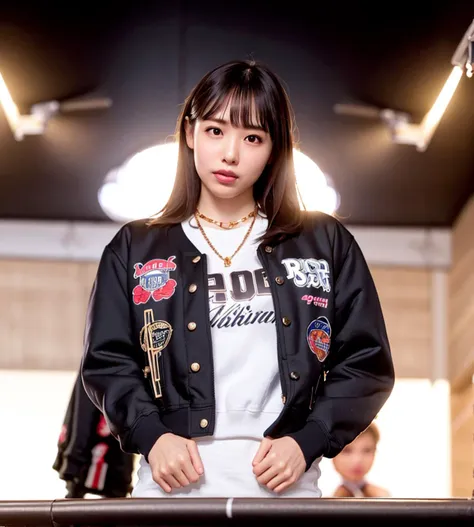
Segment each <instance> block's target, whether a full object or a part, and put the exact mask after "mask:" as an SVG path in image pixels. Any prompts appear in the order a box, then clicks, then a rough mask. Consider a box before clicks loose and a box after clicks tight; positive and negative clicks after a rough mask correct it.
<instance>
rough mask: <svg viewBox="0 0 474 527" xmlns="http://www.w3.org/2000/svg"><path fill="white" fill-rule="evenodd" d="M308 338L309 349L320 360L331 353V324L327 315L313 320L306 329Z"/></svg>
mask: <svg viewBox="0 0 474 527" xmlns="http://www.w3.org/2000/svg"><path fill="white" fill-rule="evenodd" d="M306 340H307V341H308V346H309V349H310V350H311V351H312V352H313V353H314V354H315V355H316V357H317V358H318V360H319V361H320V362H323V361H324V359H325V358H326V357H327V356H328V355H329V348H330V347H331V324H330V323H329V320H328V319H327V318H326V317H318V318H317V319H316V320H313V321H312V322H311V323H310V324H309V326H308V329H307V330H306Z"/></svg>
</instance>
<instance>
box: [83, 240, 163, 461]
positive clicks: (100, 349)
mask: <svg viewBox="0 0 474 527" xmlns="http://www.w3.org/2000/svg"><path fill="white" fill-rule="evenodd" d="M138 345H139V344H138V343H136V342H134V340H133V338H132V328H131V308H130V300H129V296H128V295H127V267H126V265H125V263H124V261H123V258H121V257H120V256H119V254H118V253H117V251H115V249H114V248H112V247H111V246H110V245H108V246H107V247H106V248H105V250H104V252H103V254H102V258H101V261H100V264H99V268H98V271H97V275H96V278H95V281H94V285H93V288H92V292H91V296H90V300H89V309H88V313H87V321H86V329H85V342H84V355H83V358H82V362H81V373H82V380H83V383H84V388H85V390H86V393H87V395H88V396H89V398H90V399H91V400H92V402H93V403H94V404H95V405H96V406H97V408H99V410H101V412H102V413H103V414H104V417H105V418H106V421H107V424H108V425H109V428H110V430H111V432H112V434H113V435H114V436H115V437H116V438H117V439H118V440H119V441H120V445H121V448H122V449H123V450H124V451H125V452H128V453H139V454H143V455H144V456H145V457H148V453H149V451H150V450H151V448H152V446H153V445H154V444H155V442H156V440H157V439H158V438H159V437H160V436H161V435H162V434H164V433H166V432H169V431H170V430H168V429H167V428H166V427H165V426H164V425H163V423H162V421H161V419H160V416H159V412H158V408H157V406H156V405H155V403H154V402H153V400H152V397H151V395H150V394H149V392H148V391H147V389H146V384H145V381H144V376H143V372H142V370H141V369H140V365H139V364H138V362H137V361H136V360H135V358H134V356H135V355H136V353H137V350H136V347H137V346H138Z"/></svg>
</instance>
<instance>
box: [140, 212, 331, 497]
mask: <svg viewBox="0 0 474 527" xmlns="http://www.w3.org/2000/svg"><path fill="white" fill-rule="evenodd" d="M201 221H202V225H203V228H204V230H205V232H206V234H207V236H208V238H209V239H210V241H211V242H212V244H213V245H214V247H215V248H216V249H217V251H218V252H219V253H220V254H221V255H222V256H223V257H225V256H232V254H233V253H234V251H235V250H236V248H237V247H238V245H239V244H240V243H241V242H242V240H243V239H244V236H245V234H246V232H247V229H248V228H249V225H250V224H249V222H244V223H243V224H242V225H241V226H239V227H236V228H234V229H232V230H223V229H217V228H214V227H211V226H209V224H206V222H204V221H203V220H201ZM182 227H183V230H184V232H185V234H186V235H187V236H188V238H189V239H190V240H191V242H192V243H193V244H194V245H195V246H196V248H197V249H198V250H199V251H200V252H201V253H204V254H206V255H207V265H208V268H207V271H208V281H209V309H210V322H211V336H212V345H213V359H214V383H215V395H216V424H215V431H214V434H213V436H212V437H211V436H209V437H203V438H197V439H196V442H197V445H198V449H199V453H200V455H201V458H202V461H203V465H204V475H203V476H201V478H200V481H199V482H198V483H196V484H192V485H189V486H188V487H184V488H181V489H173V491H172V492H171V494H167V493H165V492H163V491H162V490H161V489H160V487H159V486H158V485H157V484H155V483H154V482H153V480H152V478H151V471H150V468H149V466H148V464H147V463H146V461H145V460H144V458H142V460H141V464H140V470H139V473H138V477H139V481H138V484H137V485H136V487H135V490H134V492H133V496H136V497H146V496H148V497H159V496H163V497H172V496H176V497H277V495H276V494H275V493H273V492H271V491H270V490H268V489H267V488H266V487H264V486H262V485H260V484H259V483H258V482H257V480H256V477H255V475H254V474H253V472H252V460H253V457H254V455H255V453H256V452H257V450H258V447H259V444H260V442H261V441H262V439H263V432H264V431H265V430H266V429H267V428H268V427H269V426H270V425H271V424H272V423H273V422H274V421H275V420H276V418H277V417H278V415H279V414H280V412H281V411H282V409H283V403H282V400H281V384H280V374H279V369H278V357H277V338H276V327H275V313H274V307H273V300H272V296H271V292H270V287H269V284H268V281H267V279H266V276H265V273H264V271H263V268H262V265H261V263H260V261H259V259H258V256H257V247H258V244H259V242H258V240H257V239H258V237H259V236H260V235H261V234H263V232H265V229H266V228H267V220H266V218H263V217H261V216H258V217H257V219H256V220H255V224H254V226H253V229H252V232H251V234H250V236H249V238H248V239H247V241H246V242H245V244H244V246H243V247H242V248H241V249H240V250H239V252H238V253H237V254H236V255H235V256H234V258H232V265H231V266H230V267H225V266H224V262H223V261H222V260H221V259H220V258H219V257H218V256H217V255H216V254H215V252H214V251H213V250H212V249H211V248H210V247H209V245H208V243H207V241H206V240H205V239H204V237H203V236H202V233H201V232H200V231H199V229H197V227H196V223H195V220H194V219H192V220H191V221H186V222H183V224H182ZM319 475H320V471H319V460H318V461H316V462H315V463H314V464H313V466H312V467H311V468H310V469H309V470H308V471H307V472H306V473H305V474H304V475H303V476H302V477H301V479H300V480H299V481H298V482H297V483H296V484H294V485H293V486H292V487H290V488H289V489H288V490H287V491H286V492H285V493H283V494H282V495H281V496H283V497H292V498H297V497H311V498H315V497H320V496H321V492H320V490H319V488H318V479H319Z"/></svg>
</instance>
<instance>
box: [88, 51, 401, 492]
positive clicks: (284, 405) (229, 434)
mask: <svg viewBox="0 0 474 527" xmlns="http://www.w3.org/2000/svg"><path fill="white" fill-rule="evenodd" d="M292 132H293V119H292V110H291V105H290V102H289V100H288V97H287V94H286V92H285V90H284V88H283V87H282V84H281V82H280V80H279V79H278V78H277V77H276V75H275V74H274V73H272V72H271V71H270V70H269V69H268V68H267V67H266V66H264V65H260V64H257V63H255V62H253V61H252V62H250V61H249V62H247V61H237V62H231V63H227V64H224V65H222V66H220V67H218V68H216V69H214V70H213V71H211V72H209V73H208V74H207V75H205V76H204V77H203V79H202V80H201V81H200V82H199V83H198V84H197V85H196V87H195V88H194V89H193V90H192V91H191V93H190V95H189V96H188V98H187V99H186V101H185V104H184V107H183V110H182V113H181V116H180V118H179V120H178V126H177V140H178V141H179V160H178V166H177V174H176V181H175V185H174V189H173V192H172V194H171V197H170V199H169V201H168V203H167V205H166V206H165V207H164V209H163V210H162V211H161V213H160V214H159V215H158V216H157V217H156V218H154V219H152V220H151V221H150V220H143V221H133V222H130V223H128V224H127V225H125V226H124V227H122V228H121V229H120V230H119V232H118V233H117V235H116V236H115V237H114V239H113V240H112V241H111V242H110V243H109V244H108V245H107V247H106V248H105V250H104V253H103V256H102V259H101V262H100V265H99V270H98V273H97V278H96V281H95V284H94V287H93V291H92V296H91V300H90V311H89V314H88V322H87V330H86V345H85V354H84V359H83V364H82V375H83V380H84V384H85V388H86V390H87V392H88V394H89V396H90V398H91V399H92V401H93V402H94V403H95V404H96V405H97V406H98V407H99V408H100V409H101V411H102V412H103V413H104V415H105V416H106V418H107V421H108V423H109V426H110V428H111V430H112V433H113V434H114V435H115V436H116V437H117V438H118V439H119V440H120V442H121V445H122V448H123V449H124V450H125V451H126V452H137V453H139V454H141V455H142V459H141V468H140V471H139V481H138V483H137V485H136V487H135V489H134V494H133V495H134V496H170V495H171V496H189V497H228V496H231V497H238V496H243V497H245V496H248V497H252V496H254V497H262V496H268V497H274V496H279V495H283V496H286V497H315V496H320V495H321V492H320V490H319V488H318V486H317V482H318V477H319V466H318V465H319V460H320V458H321V457H322V456H328V457H334V456H335V455H336V454H338V453H339V452H340V451H341V450H342V448H343V447H344V446H345V445H346V444H348V443H350V442H351V441H352V440H353V439H354V438H355V437H356V436H357V435H358V434H359V433H360V432H361V431H362V430H363V429H365V428H366V426H367V425H368V424H369V423H370V422H371V421H372V419H373V418H374V417H375V415H376V414H377V412H378V411H379V410H380V408H381V407H382V406H383V404H384V403H385V401H386V399H387V398H388V396H389V394H390V392H391V390H392V386H393V380H394V373H393V366H392V359H391V354H390V349H389V343H388V340H387V335H386V331H385V326H384V321H383V317H382V312H381V308H380V305H379V300H378V297H377V293H376V290H375V287H374V284H373V281H372V278H371V275H370V273H369V270H368V268H367V264H366V262H365V260H364V257H363V255H362V253H361V251H360V249H359V247H358V245H357V243H356V242H355V240H354V239H353V237H352V235H351V234H350V233H349V232H348V231H347V230H346V229H345V228H344V227H343V226H342V225H341V224H340V223H339V222H338V221H337V220H336V219H334V218H333V217H330V216H327V215H325V214H320V213H302V212H301V211H300V207H299V202H298V196H297V191H296V183H295V174H294V166H293V157H292V152H293V147H294V143H293V134H292ZM157 177H159V167H157ZM309 299H311V300H309Z"/></svg>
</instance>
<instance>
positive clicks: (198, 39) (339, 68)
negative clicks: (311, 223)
mask: <svg viewBox="0 0 474 527" xmlns="http://www.w3.org/2000/svg"><path fill="white" fill-rule="evenodd" d="M27 4H28V3H27V2H26V3H25V2H18V1H16V2H10V1H7V0H3V1H2V2H1V4H0V72H1V73H2V74H3V77H4V79H5V81H6V83H7V84H8V86H9V88H10V91H11V93H12V95H13V97H14V99H15V102H16V103H17V105H18V106H19V108H20V110H21V111H22V112H23V113H27V112H28V111H29V108H30V106H31V105H32V104H35V103H37V102H40V101H46V100H53V99H57V100H63V99H65V98H70V97H75V96H80V95H83V94H90V93H92V94H95V95H103V96H107V97H110V98H111V99H112V100H113V105H112V107H111V108H109V109H108V110H104V111H99V112H85V113H82V114H77V113H76V114H65V115H57V116H55V117H54V118H53V119H52V120H51V121H50V122H49V124H48V128H47V130H46V133H45V134H44V135H42V136H29V137H26V138H25V139H24V140H23V141H22V142H16V141H15V140H14V139H13V137H12V134H11V132H10V129H9V127H8V124H7V121H6V119H5V118H4V114H3V112H2V111H1V110H0V218H8V219H46V220H86V221H103V220H108V218H107V217H106V216H105V214H104V213H103V212H102V211H101V209H100V207H99V204H98V201H97V191H98V189H99V187H100V185H101V183H102V180H103V178H104V176H105V175H106V174H107V172H108V171H109V170H111V169H112V168H114V167H116V166H118V165H120V164H122V163H123V161H125V159H126V158H127V157H128V156H129V155H131V154H133V153H135V152H137V151H139V150H142V149H144V148H146V147H148V146H151V145H153V144H156V143H159V142H161V141H163V140H165V139H166V137H167V136H169V135H170V134H171V133H173V131H174V126H175V122H176V117H177V115H178V112H179V105H180V103H181V102H182V101H183V99H184V97H185V95H186V93H187V92H188V91H189V90H190V88H191V87H192V86H193V84H194V83H195V82H196V81H197V80H198V79H199V78H200V77H201V76H202V75H203V74H204V73H205V72H206V71H207V70H209V69H211V68H213V67H214V66H216V65H218V64H220V63H222V62H226V61H228V60H231V59H235V58H249V57H252V58H254V59H257V60H261V61H264V62H266V63H267V64H269V65H270V66H271V67H272V68H273V69H274V70H275V71H276V72H277V73H278V74H279V75H280V76H281V77H282V78H283V79H284V80H285V82H286V85H287V87H288V90H289V93H290V97H291V99H292V102H293V105H294V109H295V112H296V118H297V125H298V128H299V137H300V144H301V149H302V150H303V151H304V152H305V153H306V154H308V155H309V156H310V157H311V158H313V159H314V160H315V161H316V162H317V163H318V164H319V166H320V167H321V168H322V169H323V171H324V172H326V173H327V174H328V175H329V176H330V177H331V178H332V181H333V183H334V185H335V187H336V188H337V190H338V192H339V193H340V196H341V206H340V209H339V214H340V215H341V216H342V217H343V218H344V220H345V222H346V223H348V224H355V225H380V226H428V227H429V226H432V227H435V226H437V227H445V226H450V225H451V224H452V222H453V220H454V219H455V217H456V216H457V214H458V213H459V211H460V209H461V208H462V206H463V204H464V203H465V202H466V200H467V199H468V197H469V196H470V195H471V194H472V193H473V192H474V148H473V146H474V140H473V138H474V104H473V96H474V78H473V79H468V78H467V77H463V79H462V80H461V83H460V85H459V87H458V90H457V92H456V93H455V96H454V98H453V100H452V101H451V104H450V106H449V107H448V109H447V111H446V113H445V115H444V117H443V119H442V121H441V123H440V125H439V127H438V129H437V131H436V133H435V135H434V137H433V139H432V141H431V144H430V146H429V147H428V150H427V151H426V152H424V153H421V152H418V151H416V149H415V147H413V146H407V145H397V144H394V143H392V142H391V140H390V135H389V133H388V130H387V128H386V127H385V126H384V125H383V124H382V123H381V122H379V121H370V120H363V119H357V118H350V117H347V116H345V117H343V116H338V115H336V114H335V113H334V111H333V105H334V104H335V103H340V102H365V103H369V104H375V105H378V106H381V107H390V108H394V109H397V110H402V111H406V112H410V113H411V114H412V115H413V118H414V120H415V121H417V122H418V121H420V120H421V118H422V117H423V115H424V114H425V113H426V112H427V111H428V110H429V108H430V107H431V105H432V103H433V102H434V100H435V98H436V96H437V95H438V93H439V90H440V89H441V87H442V86H443V84H444V81H445V79H446V78H447V76H448V75H449V73H450V70H451V57H452V55H453V53H454V50H455V49H456V47H457V45H458V43H459V41H460V40H461V38H462V37H463V35H464V33H465V31H466V30H467V28H468V26H469V24H470V23H471V21H472V19H473V17H474V8H473V7H472V3H471V2H468V1H467V0H462V1H460V0H452V1H450V2H440V3H439V5H437V3H436V2H430V1H421V0H419V1H417V2H414V1H413V0H412V1H410V2H406V1H404V0H401V1H399V2H395V3H388V4H386V3H382V4H380V3H374V4H373V5H371V4H372V3H369V2H367V3H364V2H347V3H346V2H342V3H341V2H324V3H322V2H321V3H319V2H311V3H309V2H299V3H291V2H290V3H288V2H281V4H280V7H279V8H278V7H275V6H277V4H278V3H277V2H274V1H272V2H261V1H260V2H255V1H254V2H246V1H239V2H230V1H228V2H225V1H222V0H221V1H219V2H214V1H199V0H197V1H191V0H181V1H180V2H160V1H154V2H138V1H136V2H132V3H127V4H126V6H127V7H124V8H123V9H119V8H118V7H117V6H118V5H119V3H111V4H110V7H106V5H107V3H106V2H98V1H96V2H95V3H92V2H87V1H86V2H80V3H77V4H70V5H69V4H68V3H59V2H57V3H56V2H38V3H36V2H35V3H34V4H38V5H39V6H40V7H37V6H34V7H27ZM31 4H32V5H33V2H31ZM157 173H159V167H157ZM144 192H146V189H144Z"/></svg>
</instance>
